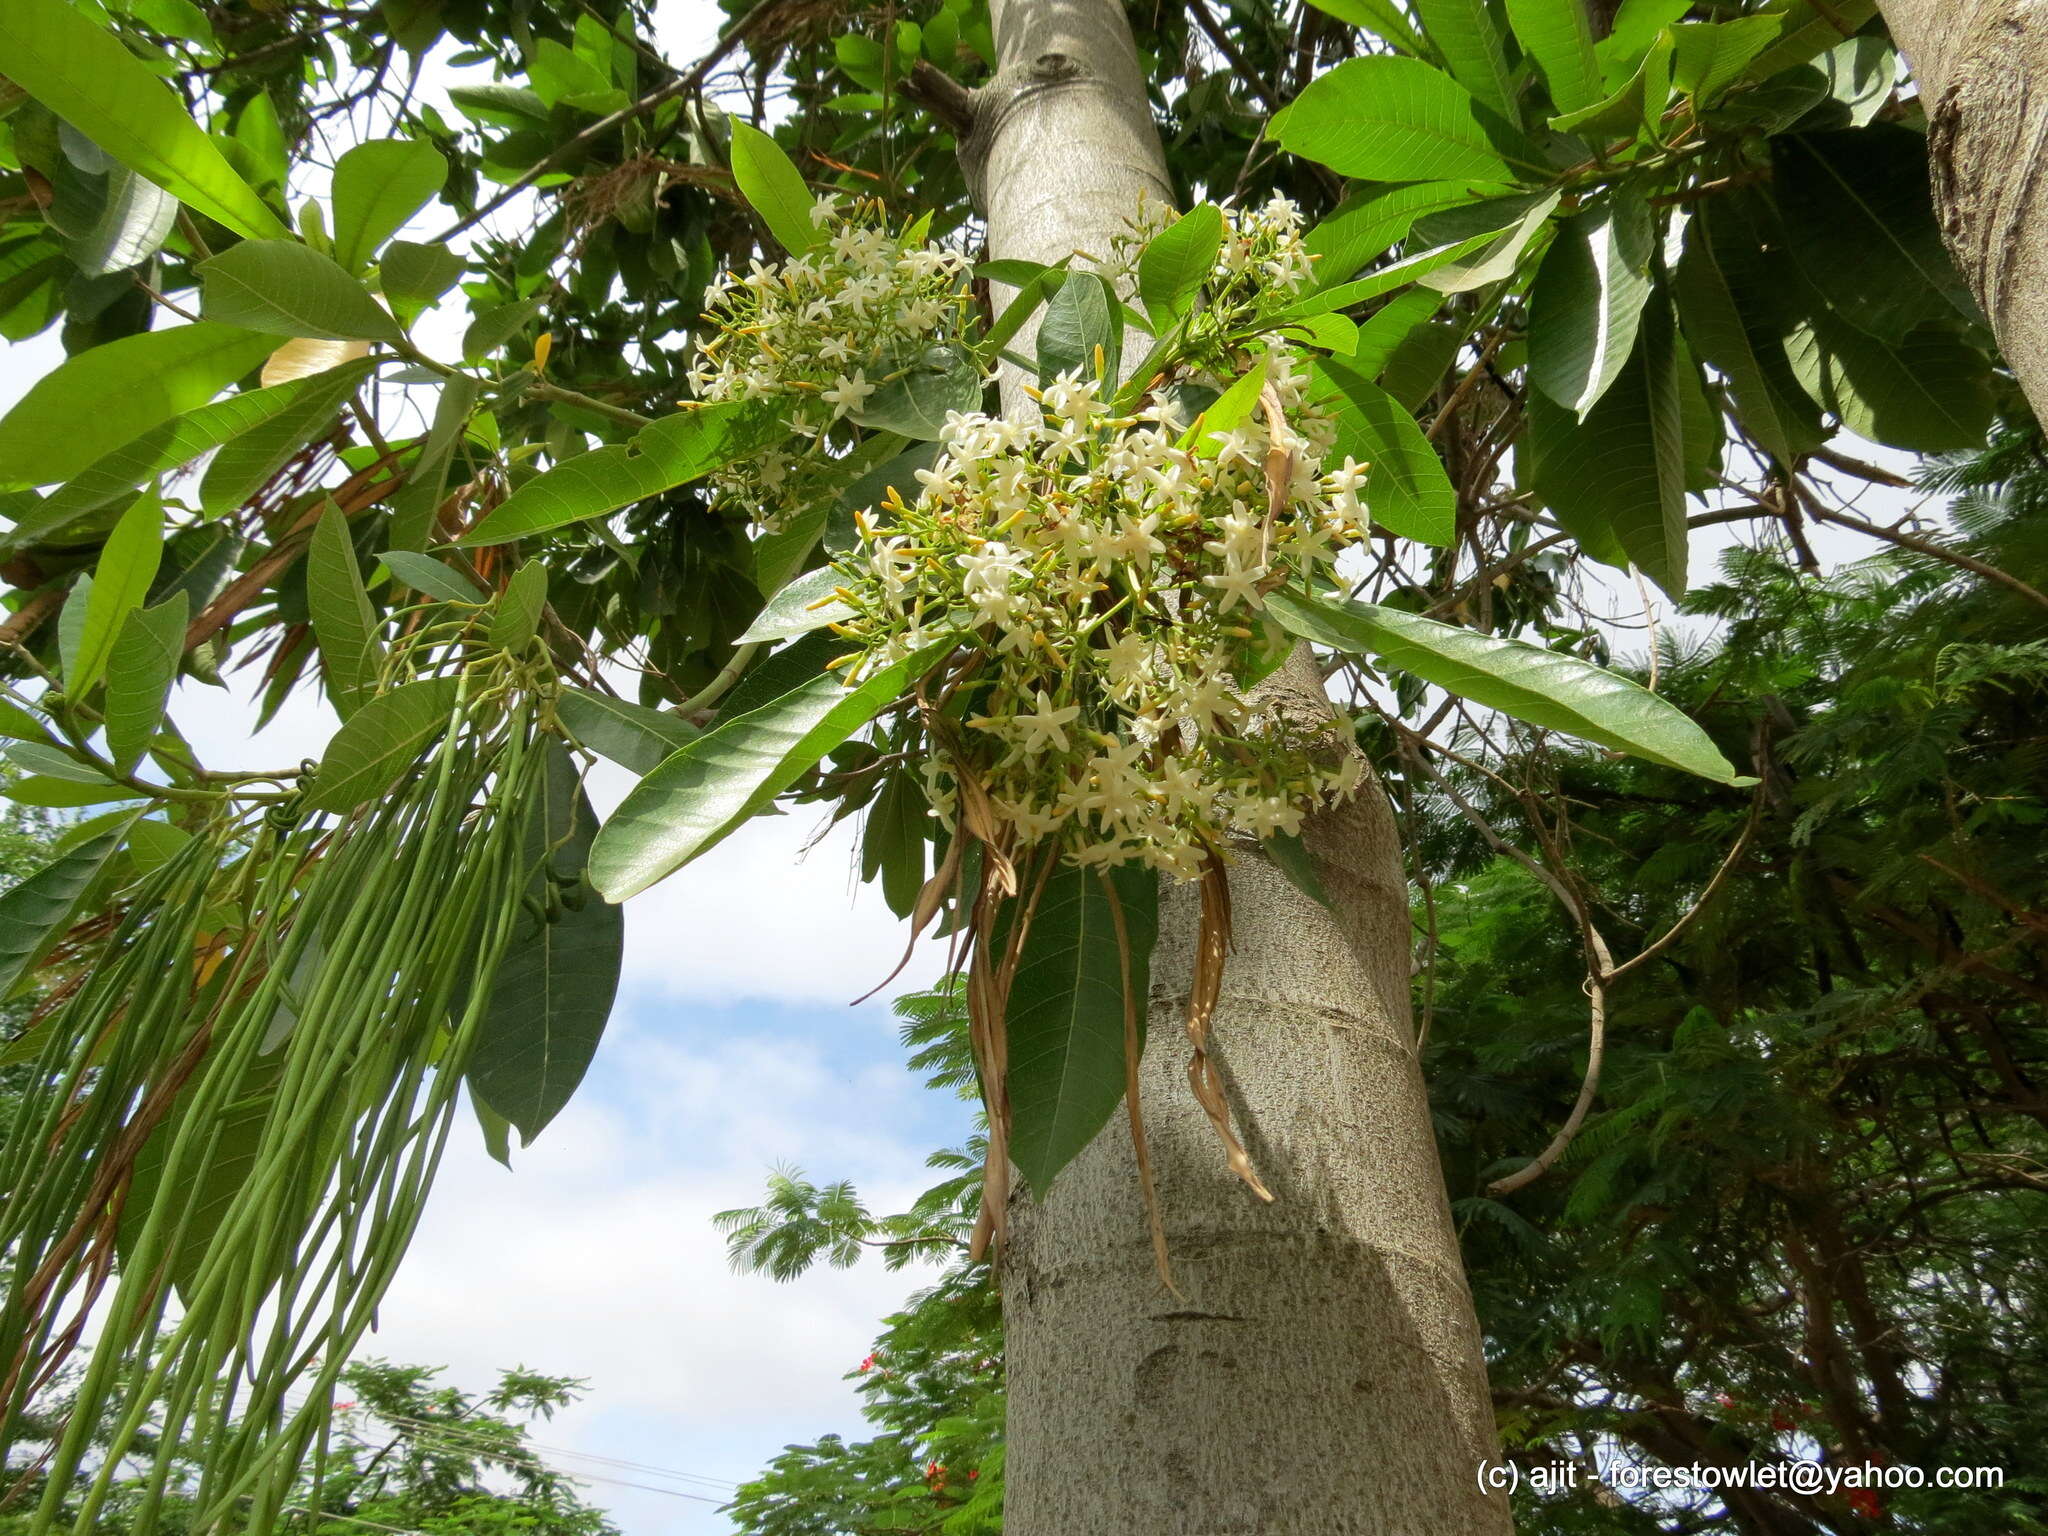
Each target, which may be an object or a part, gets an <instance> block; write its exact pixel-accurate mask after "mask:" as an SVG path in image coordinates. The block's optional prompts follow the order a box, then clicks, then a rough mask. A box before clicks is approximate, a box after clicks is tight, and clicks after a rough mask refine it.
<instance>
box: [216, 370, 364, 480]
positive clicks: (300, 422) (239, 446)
mask: <svg viewBox="0 0 2048 1536" xmlns="http://www.w3.org/2000/svg"><path fill="white" fill-rule="evenodd" d="M371 366H372V365H371V364H369V363H367V362H357V363H347V364H344V365H343V366H341V367H339V368H332V369H329V370H328V371H326V372H325V373H316V374H313V375H311V376H310V377H308V378H305V379H303V380H300V381H299V382H298V387H297V390H296V393H294V394H293V396H292V397H291V398H290V399H289V400H288V401H286V402H284V404H283V407H282V409H280V410H278V411H277V412H276V413H275V414H274V415H268V416H267V417H266V419H264V420H263V421H259V422H257V423H255V424H254V425H252V426H251V427H250V428H249V429H248V430H247V431H245V432H241V433H239V434H237V435H236V436H234V437H232V438H230V439H229V440H228V441H226V442H225V443H223V444H222V445H221V448H220V451H219V452H218V453H216V454H215V455H214V456H213V462H212V463H211V464H208V465H207V466H206V476H205V478H204V479H203V480H201V481H200V483H199V505H200V506H201V507H202V508H203V509H204V510H205V511H206V512H207V513H208V514H209V515H210V516H214V517H220V516H223V515H225V514H227V513H229V512H232V511H234V510H235V509H236V508H237V507H240V506H242V505H244V504H245V503H247V502H248V500H249V499H250V498H251V497H252V496H254V495H255V494H256V493H257V492H258V491H260V490H262V489H263V487H264V486H265V485H267V484H268V483H269V482H270V479H271V477H272V476H273V475H275V474H276V473H277V472H278V471H279V470H280V469H282V468H284V466H285V465H286V463H288V462H289V461H290V460H291V459H292V457H293V456H294V455H296V454H297V453H298V452H299V450H300V449H302V448H304V447H305V446H306V444H308V443H310V442H312V441H313V439H314V438H316V437H318V436H320V434H321V433H322V432H324V431H325V430H326V429H327V428H328V427H330V426H332V425H333V423H334V417H335V413H336V412H338V411H339V410H340V409H341V407H342V403H343V402H344V401H346V400H347V399H348V398H349V396H350V395H352V394H354V393H355V391H356V389H357V387H358V386H360V385H361V384H362V382H363V381H364V380H365V379H366V378H368V377H369V374H370V370H371ZM276 387H277V388H279V389H285V388H291V387H292V386H290V385H278V386H276ZM258 393H268V391H258ZM237 398H240V397H237ZM221 403H222V404H227V403H229V402H227V401H222V402H221Z"/></svg>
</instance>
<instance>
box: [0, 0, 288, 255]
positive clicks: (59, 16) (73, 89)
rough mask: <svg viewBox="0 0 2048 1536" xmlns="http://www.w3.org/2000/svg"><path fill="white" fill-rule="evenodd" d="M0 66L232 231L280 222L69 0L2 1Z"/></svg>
mask: <svg viewBox="0 0 2048 1536" xmlns="http://www.w3.org/2000/svg"><path fill="white" fill-rule="evenodd" d="M0 76H5V77H6V78H7V79H9V80H12V81H13V82H14V83H15V84H16V85H18V86H20V87H21V88H22V89H23V90H25V91H27V92H28V93H29V95H31V96H33V97H35V98H36V99H37V100H38V101H40V102H42V104H43V105H44V106H46V107H48V108H49V109H50V110H51V111H52V112H54V113H56V114H57V116H58V117H60V118H62V119H63V120H64V121H65V122H67V123H69V124H71V126H72V127H74V128H76V129H77V130H78V131H79V132H80V133H82V134H84V135H85V136H86V137H87V138H89V139H91V140H92V142H93V143H94V144H96V145H98V146H99V147H100V148H101V149H102V150H104V151H105V152H106V153H107V154H109V155H111V156H113V158H114V159H116V160H118V161H120V162H121V163H122V164H123V165H125V166H127V167H128V168H129V169H130V170H132V171H136V172H138V173H140V174H141V175H143V176H147V177H148V178H149V179H150V180H151V181H153V182H155V183H156V184H157V185H158V186H159V187H162V188H163V189H164V190H165V191H166V192H169V193H170V194H171V195H172V196H174V197H176V198H177V199H178V200H179V201H181V202H183V203H185V204H187V205H188V206H190V207H192V208H194V209H196V210H197V211H198V212H200V213H203V214H205V215H206V216H207V217H208V218H210V219H214V220H217V221H218V222H219V223H222V224H224V225H226V226H227V227H228V228H229V229H231V230H233V231H234V232H235V233H237V234H239V235H246V236H249V237H251V238H266V237H269V236H273V235H279V234H282V233H283V232H284V227H283V225H282V224H280V223H279V221H278V218H277V216H276V215H275V214H274V213H272V212H271V211H270V209H269V207H268V206H267V205H266V204H265V203H264V201H263V199H262V198H260V197H258V196H257V195H256V193H255V192H254V191H253V190H252V189H251V188H250V186H249V184H248V183H247V182H245V181H243V180H242V178H241V177H239V176H237V175H236V174H235V172H234V170H233V168H232V167H230V166H229V164H228V162H227V159H226V157H225V156H223V155H222V154H221V152H220V150H219V149H218V148H217V147H216V146H215V144H214V142H213V140H212V139H210V138H208V137H207V136H206V132H205V130H204V129H202V128H201V127H200V126H199V125H198V124H197V123H195V122H193V121H192V118H191V116H190V114H188V113H187V112H186V111H185V108H184V106H183V104H182V103H180V102H179V100H178V98H177V97H176V96H175V95H174V94H172V92H171V89H170V87H169V86H167V85H166V84H164V82H163V81H162V80H160V79H158V78H157V77H156V76H155V75H154V74H152V73H151V72H150V70H149V68H148V66H147V65H145V64H144V63H143V62H142V61H141V60H140V59H138V58H136V57H135V55H134V54H132V53H130V52H129V51H128V49H127V48H126V47H125V46H123V45H122V44H121V43H120V42H119V41H118V40H116V39H115V38H114V37H113V36H112V34H110V33H109V32H108V31H107V30H106V29H105V28H103V27H101V26H100V25H98V24H97V23H96V22H95V21H94V20H93V19H92V16H91V13H89V12H87V11H86V10H84V9H82V8H80V7H78V6H76V5H74V4H72V3H71V0H7V4H6V5H5V6H4V7H0Z"/></svg>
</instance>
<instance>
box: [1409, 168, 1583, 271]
mask: <svg viewBox="0 0 2048 1536" xmlns="http://www.w3.org/2000/svg"><path fill="white" fill-rule="evenodd" d="M1558 200H1559V199H1558V194H1557V193H1556V192H1554V191H1552V192H1526V193H1522V194H1520V195H1519V196H1512V197H1503V198H1489V199H1487V200H1486V201H1485V202H1480V203H1472V204H1469V205H1467V206H1466V207H1463V208H1446V209H1445V210H1444V211H1443V212H1441V213H1433V214H1430V215H1429V216H1428V217H1426V218H1422V219H1418V220H1416V221H1415V232H1414V235H1413V237H1412V238H1413V239H1414V241H1415V242H1416V243H1417V244H1419V245H1433V246H1441V245H1447V244H1461V243H1463V242H1464V241H1466V240H1468V239H1471V238H1473V237H1475V236H1481V235H1485V234H1486V233H1487V232H1489V231H1497V233H1495V234H1494V236H1493V238H1492V239H1490V240H1488V241H1487V242H1486V243H1485V244H1483V245H1481V246H1479V247H1478V248H1477V249H1475V250H1474V251H1472V252H1471V254H1469V255H1466V256H1459V257H1457V258H1455V259H1454V260H1451V261H1446V262H1444V263H1443V264H1441V265H1440V266H1435V267H1432V268H1430V270H1429V271H1427V272H1425V273H1423V274H1422V275H1421V276H1420V277H1418V278H1417V279H1416V281H1417V282H1418V283H1420V284H1421V285H1422V286H1423V287H1425V288H1432V289H1434V290H1435V291H1436V292H1438V293H1442V294H1452V293H1470V292H1471V291H1472V290H1473V289H1475V288H1485V287H1488V286H1490V285H1491V284H1494V283H1502V282H1506V281H1507V280H1508V279H1509V278H1511V277H1513V276H1514V275H1515V272H1516V270H1517V269H1518V268H1519V267H1521V266H1522V264H1523V260H1522V258H1523V255H1524V253H1525V252H1526V251H1527V250H1528V249H1529V246H1530V242H1531V241H1533V240H1535V239H1536V238H1537V236H1538V235H1539V234H1541V233H1542V232H1543V230H1544V228H1545V226H1546V224H1547V222H1548V220H1549V218H1550V215H1551V213H1552V212H1553V211H1554V210H1555V209H1556V207H1557V204H1558Z"/></svg>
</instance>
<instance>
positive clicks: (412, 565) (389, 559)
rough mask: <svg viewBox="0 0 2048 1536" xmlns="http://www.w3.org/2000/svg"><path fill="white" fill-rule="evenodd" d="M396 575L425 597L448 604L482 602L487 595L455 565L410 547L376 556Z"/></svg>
mask: <svg viewBox="0 0 2048 1536" xmlns="http://www.w3.org/2000/svg"><path fill="white" fill-rule="evenodd" d="M377 558H378V559H380V560H382V561H383V562H384V566H385V569H387V570H389V571H390V572H391V574H392V575H393V576H396V577H397V578H398V579H399V580H400V581H402V582H404V583H405V584H406V585H407V586H408V587H411V588H412V589H413V590H414V591H415V592H418V593H420V594H421V595H422V596H425V597H436V598H439V599H440V600H441V601H442V602H445V603H481V602H483V601H484V599H485V598H486V596H487V595H488V594H487V593H485V592H484V591H483V589H482V588H480V587H479V586H477V584H476V582H475V581H474V580H472V579H471V578H470V577H468V576H466V575H464V574H463V573H462V572H460V571H458V570H456V569H455V568H454V567H453V566H451V565H447V564H445V563H443V562H442V561H439V560H436V559H435V558H434V557H433V556H432V555H423V554H421V553H419V552H418V551H417V550H411V549H387V550H385V551H384V553H383V554H381V555H379V556H378V557H377Z"/></svg>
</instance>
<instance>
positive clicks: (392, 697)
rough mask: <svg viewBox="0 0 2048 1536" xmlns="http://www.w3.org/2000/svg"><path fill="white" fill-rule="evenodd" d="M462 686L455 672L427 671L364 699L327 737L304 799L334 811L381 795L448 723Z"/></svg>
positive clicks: (318, 806) (312, 806)
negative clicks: (420, 677)
mask: <svg viewBox="0 0 2048 1536" xmlns="http://www.w3.org/2000/svg"><path fill="white" fill-rule="evenodd" d="M461 688H462V680H461V679H460V678H454V677H432V678H427V679H424V680H423V681H420V682H416V683H406V684H404V685H402V686H401V687H397V688H394V689H392V690H391V691H390V692H389V693H380V694H378V695H377V696H376V697H375V698H374V699H371V700H370V701H369V702H367V703H366V704H364V705H363V707H362V708H361V709H359V710H357V711H356V712H355V713H354V714H353V715H351V716H350V717H349V718H348V719H347V720H346V721H344V722H343V723H342V727H341V729H340V730H338V731H336V732H335V733H334V739H333V740H332V741H330V742H328V744H327V751H326V752H325V753H324V754H323V755H322V757H321V759H320V770H319V772H318V773H317V774H315V775H314V778H313V784H312V787H311V788H310V789H309V790H308V791H307V793H306V804H307V805H308V806H309V807H310V808H311V809H313V810H316V811H333V812H335V813H337V814H339V813H341V812H343V811H352V810H354V809H355V808H356V807H357V806H359V805H361V804H363V803H364V802H365V801H367V800H372V799H374V798H376V797H377V796H378V795H381V794H382V793H383V792H384V791H385V790H387V789H389V788H390V787H391V786H392V785H393V784H395V783H397V782H398V779H399V776H400V775H401V774H403V773H404V772H405V770H406V769H407V768H409V767H411V766H412V765H413V762H414V761H415V760H416V759H417V758H418V757H419V755H420V749H421V748H422V747H424V746H425V745H426V744H427V743H428V742H429V741H432V740H433V739H434V738H436V737H438V736H440V735H441V734H443V733H444V732H445V731H446V730H447V729H448V726H449V720H450V717H451V716H452V715H453V714H454V712H455V704H456V700H457V699H458V698H459V697H460V696H461Z"/></svg>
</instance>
